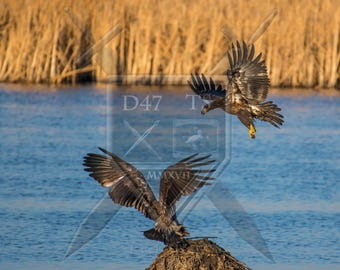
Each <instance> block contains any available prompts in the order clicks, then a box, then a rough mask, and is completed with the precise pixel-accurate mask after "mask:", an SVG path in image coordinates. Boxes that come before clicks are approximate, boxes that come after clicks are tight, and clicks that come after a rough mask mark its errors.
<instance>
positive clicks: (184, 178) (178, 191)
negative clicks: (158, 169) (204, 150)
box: [159, 154, 215, 215]
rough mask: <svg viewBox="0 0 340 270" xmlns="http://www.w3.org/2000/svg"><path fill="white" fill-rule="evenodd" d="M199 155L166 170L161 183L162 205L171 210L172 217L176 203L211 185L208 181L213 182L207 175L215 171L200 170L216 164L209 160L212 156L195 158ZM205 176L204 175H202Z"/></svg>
mask: <svg viewBox="0 0 340 270" xmlns="http://www.w3.org/2000/svg"><path fill="white" fill-rule="evenodd" d="M197 155H198V154H194V155H191V156H189V157H187V158H185V159H183V160H181V161H179V162H177V163H176V164H174V165H172V166H169V167H168V168H167V169H165V170H164V171H163V173H162V176H161V183H160V200H159V201H160V204H161V206H162V207H163V208H165V209H167V210H169V209H171V213H172V215H174V214H175V212H176V206H175V205H176V201H178V200H179V199H180V198H181V196H183V195H189V194H192V193H194V192H195V191H196V190H197V189H199V188H200V187H202V186H204V185H209V183H208V182H207V180H213V178H212V177H209V176H208V175H207V174H211V173H212V172H214V171H215V169H200V168H197V167H202V166H207V165H210V164H211V163H213V162H214V160H210V159H208V158H209V157H210V155H207V156H203V157H200V158H195V157H196V156H197ZM202 174H204V175H202Z"/></svg>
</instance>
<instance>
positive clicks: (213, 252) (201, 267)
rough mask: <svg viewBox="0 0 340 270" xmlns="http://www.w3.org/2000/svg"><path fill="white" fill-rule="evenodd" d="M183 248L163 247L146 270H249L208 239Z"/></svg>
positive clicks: (192, 241) (196, 241)
mask: <svg viewBox="0 0 340 270" xmlns="http://www.w3.org/2000/svg"><path fill="white" fill-rule="evenodd" d="M188 244H189V245H188V246H187V247H185V248H180V249H174V248H171V247H165V248H164V249H163V251H162V252H161V253H160V254H159V255H158V256H157V258H156V260H155V261H154V262H153V263H152V264H151V265H150V266H149V267H148V268H146V270H169V269H171V270H180V269H183V270H184V269H185V270H187V269H197V270H222V269H223V270H251V269H250V268H249V267H248V266H246V265H245V264H244V263H242V262H240V261H238V260H237V259H235V258H234V257H233V256H231V255H230V253H229V252H228V251H225V250H224V249H223V248H221V247H219V246H218V245H216V244H215V243H214V242H212V241H209V240H208V239H200V240H188Z"/></svg>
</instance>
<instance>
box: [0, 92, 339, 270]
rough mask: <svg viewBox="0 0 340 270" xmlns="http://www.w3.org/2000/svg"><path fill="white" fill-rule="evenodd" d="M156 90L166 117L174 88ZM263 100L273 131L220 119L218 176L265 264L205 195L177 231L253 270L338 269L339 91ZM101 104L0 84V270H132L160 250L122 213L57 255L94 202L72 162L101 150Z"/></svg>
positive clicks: (96, 189)
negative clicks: (276, 112) (249, 225)
mask: <svg viewBox="0 0 340 270" xmlns="http://www.w3.org/2000/svg"><path fill="white" fill-rule="evenodd" d="M166 90H167V89H165V88H164V89H162V91H164V93H167V95H169V96H171V98H172V100H173V103H174V105H173V112H174V114H176V112H178V110H179V109H178V108H180V107H181V104H178V102H180V101H179V100H180V97H181V96H182V94H179V93H181V91H182V90H181V89H177V91H171V92H167V91H166ZM117 91H118V90H117ZM122 91H124V89H123V90H122ZM136 91H140V90H139V89H138V90H136ZM286 91H287V90H286ZM302 91H303V90H302ZM270 98H271V99H273V100H275V102H276V103H278V104H279V105H280V106H281V107H282V108H283V113H284V115H285V124H284V126H283V127H282V128H281V129H275V128H273V127H272V126H269V125H268V124H267V123H259V122H257V123H256V127H257V134H256V135H257V137H256V139H255V140H250V139H249V138H248V134H247V130H246V129H245V128H244V127H243V126H242V125H241V124H240V123H239V121H238V120H237V119H236V118H235V117H232V118H231V136H230V138H229V139H230V143H231V148H230V149H229V150H228V151H231V152H230V163H229V165H228V166H227V168H226V170H225V171H224V172H223V174H222V175H221V176H220V177H219V181H221V182H223V184H225V185H226V186H227V187H228V190H229V191H230V192H231V193H232V194H233V195H234V196H235V198H236V200H237V201H238V202H239V203H240V204H241V205H242V206H243V207H244V209H245V210H246V211H247V213H248V214H249V216H250V217H251V218H252V220H253V221H254V223H255V224H256V226H257V228H258V229H259V231H260V233H261V235H262V237H263V238H264V240H265V242H266V244H267V246H268V248H269V250H270V252H271V254H272V256H273V258H274V260H275V264H274V263H272V262H270V260H269V259H267V258H266V257H265V256H263V255H262V254H261V253H260V252H258V251H257V250H256V249H255V248H253V247H252V246H251V245H249V244H248V243H246V241H244V240H243V239H242V238H241V237H240V236H239V235H238V234H237V233H236V232H235V230H234V229H233V228H232V227H231V226H230V225H229V223H228V221H227V220H226V219H224V218H223V216H222V215H221V214H220V212H219V211H218V210H217V209H216V208H215V207H214V206H213V204H212V203H211V202H210V201H209V199H207V198H206V197H203V199H202V200H201V201H200V202H199V203H198V205H197V206H196V207H195V208H194V209H192V211H191V212H190V213H189V215H188V216H187V218H186V219H185V220H184V221H183V222H184V225H185V226H186V227H187V228H188V230H189V231H190V233H191V236H193V237H195V236H198V237H199V236H211V237H216V238H212V240H213V241H215V242H216V243H218V244H219V245H220V246H222V247H223V248H225V249H227V250H229V251H230V252H231V254H232V255H234V256H235V257H237V258H238V259H240V260H242V261H244V262H245V263H246V264H247V265H249V266H251V267H253V268H254V269H339V266H340V258H339V254H340V245H339V236H340V195H339V190H340V186H339V180H340V143H339V139H340V96H339V95H330V96H327V95H318V94H317V93H316V92H308V94H306V93H304V94H301V95H297V96H296V95H294V96H293V95H289V94H287V93H286V92H285V90H282V93H281V94H280V92H279V93H277V94H275V95H271V96H270ZM107 100H108V96H107V92H106V90H105V89H99V88H95V87H91V86H89V87H77V88H72V89H66V88H65V89H47V88H46V89H45V88H43V87H42V89H36V88H31V89H30V88H29V87H20V86H19V87H18V86H16V88H14V87H12V86H8V85H3V86H0V168H1V174H0V218H1V229H0V269H33V268H34V269H144V268H145V267H147V266H148V265H150V263H151V262H152V261H153V259H154V258H155V257H156V256H157V254H158V253H159V252H160V251H161V250H162V249H163V245H162V244H161V243H157V242H154V241H150V240H148V239H146V238H144V236H143V234H142V232H141V231H143V230H147V229H149V228H150V227H151V226H152V224H153V223H152V221H150V220H147V219H145V218H144V217H143V216H142V215H141V214H140V213H138V212H137V211H136V210H134V209H128V208H122V209H121V210H120V211H119V212H118V214H117V215H116V216H115V217H114V219H112V220H111V221H110V222H109V223H108V224H107V226H106V227H105V228H104V229H103V230H102V231H101V232H100V233H99V235H98V236H97V237H95V238H94V239H93V240H92V241H90V242H88V243H87V244H86V245H84V246H83V247H82V248H80V249H79V250H77V251H76V252H75V253H73V254H72V255H71V256H69V257H67V258H66V259H65V258H64V256H65V254H66V252H67V250H68V248H69V245H70V243H71V241H72V239H73V237H74V235H75V233H76V231H77V229H78V227H79V225H80V224H81V223H82V222H83V220H84V218H85V217H86V216H87V215H88V213H89V212H90V211H91V210H92V209H93V207H94V206H95V205H96V204H97V202H98V201H99V200H101V199H102V198H103V196H105V190H104V189H102V188H101V187H100V186H99V185H98V183H96V182H95V181H93V180H92V179H91V178H90V177H88V175H87V174H86V173H85V172H84V171H83V168H82V165H81V164H82V158H83V156H84V155H85V154H86V153H88V152H97V151H98V150H97V148H96V147H97V146H103V147H105V145H106V144H107V140H108V135H107V129H108V126H107V115H108V111H107ZM216 113H217V112H216ZM218 113H219V114H221V112H218ZM216 115H218V114H216ZM141 132H142V130H141ZM163 135H166V134H163ZM120 143H122V144H123V143H124V141H122V142H120ZM158 147H162V146H161V145H158ZM164 151H167V149H164ZM156 194H157V192H156Z"/></svg>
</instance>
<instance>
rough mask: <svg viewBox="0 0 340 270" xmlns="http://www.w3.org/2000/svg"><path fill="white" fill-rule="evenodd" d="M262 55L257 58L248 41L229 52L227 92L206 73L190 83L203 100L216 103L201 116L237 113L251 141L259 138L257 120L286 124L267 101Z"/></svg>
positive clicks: (266, 83)
mask: <svg viewBox="0 0 340 270" xmlns="http://www.w3.org/2000/svg"><path fill="white" fill-rule="evenodd" d="M261 56H262V53H260V54H259V55H258V56H257V57H256V58H254V45H253V44H252V45H251V46H250V50H249V48H248V46H247V44H246V43H245V42H243V44H242V47H241V45H240V43H239V42H238V41H237V42H236V48H235V46H234V44H232V49H231V53H230V52H228V60H229V65H230V69H228V70H227V72H226V75H227V89H223V88H222V86H221V85H216V84H215V83H214V81H213V79H212V78H210V79H209V81H208V80H207V78H206V77H205V76H204V75H203V74H202V75H201V76H199V75H198V74H196V75H191V81H188V83H189V85H190V87H191V89H192V90H193V91H194V92H195V93H196V94H197V95H199V96H201V98H202V99H205V100H212V102H210V103H209V104H206V105H205V106H204V107H203V109H202V111H201V113H202V114H205V113H207V112H208V111H211V110H213V109H216V108H220V109H222V110H224V111H225V112H227V113H230V114H235V115H236V116H237V117H238V118H239V119H240V121H241V122H242V123H243V124H244V125H245V126H246V127H247V128H248V129H249V136H250V138H252V139H253V138H255V132H256V129H255V126H254V118H257V119H260V120H262V121H267V122H269V123H270V124H272V125H273V126H274V127H279V126H280V125H282V124H283V122H284V121H283V116H282V115H281V114H280V113H278V112H279V111H281V109H280V108H279V107H278V106H277V105H276V104H274V103H273V102H272V101H266V102H264V100H265V99H266V97H267V94H268V88H269V78H268V75H267V68H266V65H265V63H264V60H262V61H261Z"/></svg>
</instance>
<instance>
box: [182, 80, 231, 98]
mask: <svg viewBox="0 0 340 270" xmlns="http://www.w3.org/2000/svg"><path fill="white" fill-rule="evenodd" d="M188 83H189V86H190V88H191V89H192V90H193V91H194V92H195V93H196V94H197V95H199V96H201V98H202V99H206V100H216V99H220V98H224V97H225V96H226V90H225V89H222V86H221V85H220V84H219V85H217V86H216V85H215V83H214V81H213V79H212V78H210V79H209V82H208V80H207V78H206V77H205V76H204V75H203V74H202V75H201V77H200V76H199V75H198V74H195V75H192V74H191V81H188Z"/></svg>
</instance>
